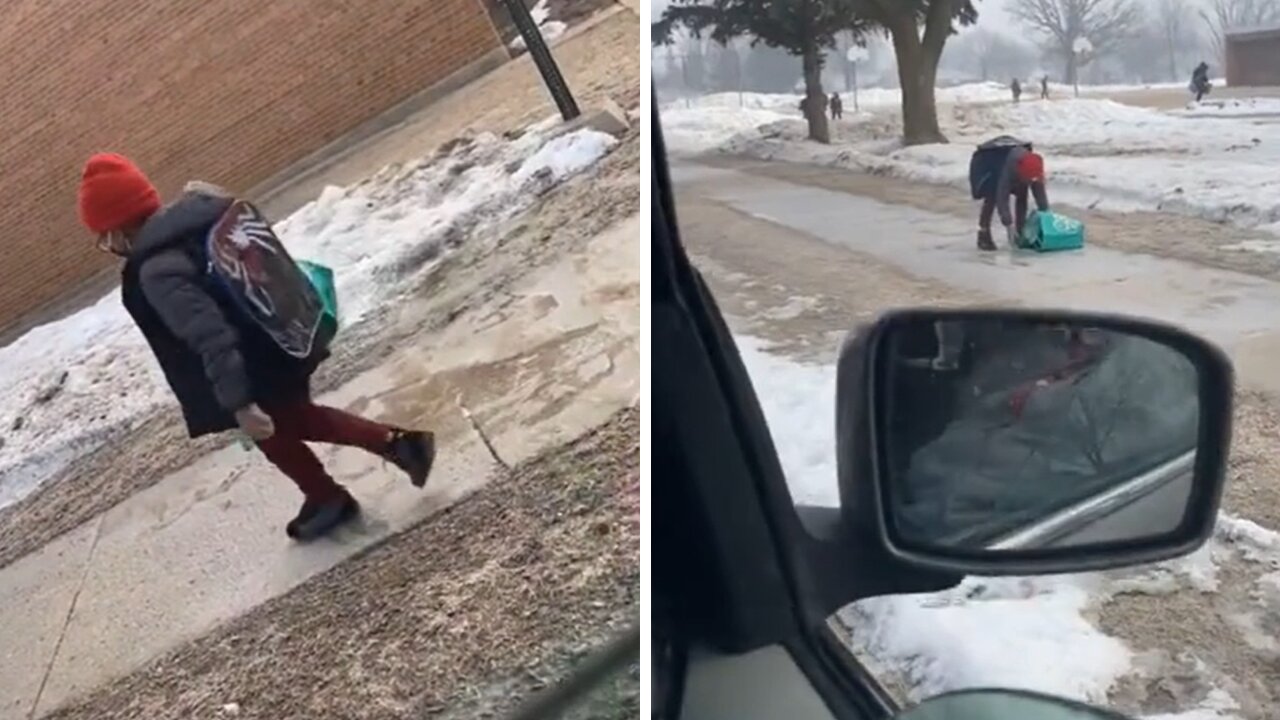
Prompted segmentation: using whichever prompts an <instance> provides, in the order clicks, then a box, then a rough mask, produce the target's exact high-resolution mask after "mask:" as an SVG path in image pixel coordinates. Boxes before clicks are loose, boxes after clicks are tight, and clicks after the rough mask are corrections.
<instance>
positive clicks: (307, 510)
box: [284, 491, 360, 542]
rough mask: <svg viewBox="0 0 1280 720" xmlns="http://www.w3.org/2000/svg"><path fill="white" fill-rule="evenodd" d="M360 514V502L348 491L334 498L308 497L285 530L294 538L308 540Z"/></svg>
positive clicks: (301, 540) (300, 540)
mask: <svg viewBox="0 0 1280 720" xmlns="http://www.w3.org/2000/svg"><path fill="white" fill-rule="evenodd" d="M359 514H360V503H358V502H356V499H355V498H354V497H352V496H351V494H350V493H348V492H346V491H343V493H342V495H340V496H338V497H336V498H334V499H332V500H324V501H315V500H311V499H307V500H306V501H304V502H303V503H302V509H301V510H299V511H298V514H297V516H296V517H294V518H293V519H292V520H290V521H289V524H288V525H285V528H284V532H285V534H286V535H288V536H289V537H291V538H293V539H294V540H298V541H299V542H306V541H308V540H314V539H316V538H318V537H320V536H322V535H325V534H327V533H328V532H329V531H330V530H333V529H334V528H336V527H338V526H339V525H342V524H343V523H346V522H348V521H349V520H353V519H354V518H355V517H356V516H357V515H359Z"/></svg>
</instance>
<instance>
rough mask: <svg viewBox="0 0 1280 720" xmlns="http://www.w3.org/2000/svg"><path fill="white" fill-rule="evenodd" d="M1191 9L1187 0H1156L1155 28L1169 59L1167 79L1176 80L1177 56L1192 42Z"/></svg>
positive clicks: (1177, 74) (1177, 73)
mask: <svg viewBox="0 0 1280 720" xmlns="http://www.w3.org/2000/svg"><path fill="white" fill-rule="evenodd" d="M1192 17H1193V16H1192V10H1191V6H1190V4H1189V3H1188V2H1187V0H1156V29H1157V30H1158V31H1159V34H1160V39H1161V40H1162V41H1163V44H1164V52H1165V57H1166V59H1167V60H1168V61H1169V79H1170V80H1177V79H1179V77H1180V74H1179V72H1178V57H1179V56H1180V55H1181V54H1182V52H1183V51H1184V49H1185V47H1186V46H1187V45H1189V44H1191V42H1192V37H1191V23H1190V22H1189V21H1190V20H1191V19H1192Z"/></svg>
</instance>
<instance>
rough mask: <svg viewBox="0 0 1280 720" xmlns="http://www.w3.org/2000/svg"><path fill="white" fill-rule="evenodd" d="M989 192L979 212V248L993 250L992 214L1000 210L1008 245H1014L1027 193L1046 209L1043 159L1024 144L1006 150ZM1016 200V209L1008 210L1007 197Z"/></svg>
mask: <svg viewBox="0 0 1280 720" xmlns="http://www.w3.org/2000/svg"><path fill="white" fill-rule="evenodd" d="M988 188H989V190H990V192H989V193H988V194H987V195H986V196H984V197H983V198H982V210H981V212H980V213H979V214H978V248H979V249H982V250H995V249H996V244H995V242H994V241H993V240H992V239H991V216H992V215H994V214H995V213H996V211H999V213H1000V223H1001V224H1002V225H1004V230H1005V234H1006V236H1007V237H1008V241H1009V247H1017V245H1018V237H1019V236H1020V235H1021V234H1022V226H1023V225H1024V224H1025V223H1026V221H1027V200H1028V197H1027V195H1028V193H1030V194H1031V195H1032V196H1034V197H1035V200H1036V207H1037V208H1038V209H1039V210H1040V211H1041V212H1046V211H1048V210H1049V196H1048V193H1047V192H1046V191H1045V186H1044V158H1043V157H1041V156H1040V154H1039V153H1037V152H1034V151H1032V150H1028V149H1026V148H1024V147H1020V146H1014V147H1012V148H1010V149H1009V152H1008V155H1007V156H1006V157H1005V159H1004V162H1003V166H1002V167H1001V168H1000V170H999V171H998V174H997V175H996V181H995V182H994V183H991V184H990V185H989V186H988ZM1010 197H1012V198H1013V199H1014V203H1015V212H1010V211H1009V198H1010Z"/></svg>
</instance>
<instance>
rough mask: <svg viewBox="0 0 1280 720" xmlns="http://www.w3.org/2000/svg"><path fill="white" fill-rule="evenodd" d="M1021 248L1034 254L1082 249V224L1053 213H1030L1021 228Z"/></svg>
mask: <svg viewBox="0 0 1280 720" xmlns="http://www.w3.org/2000/svg"><path fill="white" fill-rule="evenodd" d="M1021 240H1022V247H1024V248H1027V249H1029V250H1035V251H1036V252H1055V251H1058V250H1079V249H1080V248H1082V247H1084V223H1082V222H1080V221H1079V220H1076V219H1075V218H1070V217H1067V216H1066V215H1059V214H1058V213H1055V212H1047V211H1046V212H1040V211H1036V212H1033V213H1031V216H1030V217H1028V218H1027V224H1026V225H1024V226H1023V227H1022V238H1021Z"/></svg>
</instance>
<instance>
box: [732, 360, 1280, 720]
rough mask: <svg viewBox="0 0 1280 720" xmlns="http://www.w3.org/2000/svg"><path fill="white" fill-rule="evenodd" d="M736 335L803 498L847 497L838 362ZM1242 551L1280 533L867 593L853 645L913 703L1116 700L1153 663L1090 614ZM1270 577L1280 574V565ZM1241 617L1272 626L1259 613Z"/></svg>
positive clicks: (1207, 705) (1201, 588)
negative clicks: (1159, 558)
mask: <svg viewBox="0 0 1280 720" xmlns="http://www.w3.org/2000/svg"><path fill="white" fill-rule="evenodd" d="M736 341H737V343H738V347H739V350H740V351H741V353H742V356H743V361H744V363H745V364H746V366H747V370H748V372H749V373H750V375H751V380H752V383H753V384H754V386H755V390H756V394H757V396H758V397H759V399H760V403H761V405H762V407H763V410H764V413H765V416H766V418H767V420H768V422H769V429H770V432H771V433H772V435H773V439H774V442H775V444H776V446H777V449H778V453H779V456H780V458H781V461H782V466H783V469H784V471H785V472H786V475H787V482H788V484H789V486H790V489H791V493H792V496H793V498H794V499H795V500H796V501H797V502H801V503H806V504H825V505H836V504H838V503H839V498H838V495H837V489H836V468H835V442H834V417H835V412H834V398H835V367H834V366H833V365H807V364H801V363H798V362H795V361H793V360H791V359H789V358H787V357H784V356H781V355H777V354H774V353H771V352H769V349H768V346H767V344H766V343H765V342H763V341H761V340H758V339H755V338H751V337H743V336H739V337H737V338H736ZM1242 553H1243V554H1246V555H1248V556H1250V558H1251V559H1254V560H1257V559H1259V558H1264V559H1265V561H1266V562H1268V563H1271V566H1272V567H1280V534H1277V533H1274V532H1272V531H1270V530H1266V529H1264V528H1261V527H1259V526H1258V525H1256V524H1254V523H1252V522H1250V521H1247V520H1242V519H1237V518H1232V517H1229V516H1225V515H1224V516H1223V517H1221V518H1220V520H1219V527H1218V531H1217V533H1216V535H1215V537H1214V538H1213V540H1211V541H1210V543H1208V544H1207V545H1206V546H1205V547H1204V548H1202V549H1201V550H1199V551H1197V552H1196V553H1194V554H1192V555H1190V556H1188V557H1186V558H1181V559H1178V560H1174V561H1170V562H1166V563H1161V564H1158V565H1153V566H1147V567H1143V568H1137V569H1133V570H1125V571H1116V572H1111V573H1089V574H1077V575H1059V576H1050V577H1033V578H979V577H969V578H967V579H965V580H964V581H963V582H962V583H961V584H960V585H959V586H957V587H955V588H953V589H951V590H947V591H944V592H940V593H931V594H921V595H907V596H892V597H882V598H873V599H870V600H865V601H862V602H859V603H857V604H855V605H853V606H850V607H848V608H846V609H845V610H843V611H842V612H841V618H842V619H843V621H844V622H845V624H846V625H847V626H848V627H849V628H850V630H851V632H853V634H854V645H855V647H858V648H863V649H865V652H867V653H869V654H870V655H871V656H872V657H873V658H874V660H875V662H876V663H877V664H879V665H881V666H883V667H884V668H885V669H889V670H892V671H894V673H895V674H896V675H898V676H900V677H902V678H904V679H905V681H906V682H907V685H908V688H907V689H908V691H909V693H910V694H911V696H912V698H913V699H923V698H925V697H929V696H932V695H935V694H938V693H941V692H945V691H948V690H956V689H961V688H969V687H1013V688H1023V689H1030V690H1039V691H1041V692H1048V693H1053V694H1057V695H1062V696H1067V697H1072V698H1077V699H1081V700H1085V701H1088V702H1093V703H1106V702H1107V700H1108V691H1109V690H1110V689H1111V688H1112V687H1113V685H1114V684H1115V683H1116V682H1117V681H1118V680H1119V679H1120V678H1122V677H1124V676H1126V675H1129V674H1130V673H1141V672H1142V671H1143V669H1142V667H1143V662H1144V658H1143V657H1140V656H1139V655H1138V654H1137V653H1135V652H1133V651H1132V650H1130V649H1129V648H1128V647H1126V645H1125V644H1124V643H1123V642H1122V641H1120V640H1118V639H1116V638H1113V637H1110V636H1108V635H1106V634H1105V633H1103V632H1102V631H1100V630H1099V629H1097V627H1096V626H1095V625H1094V623H1093V622H1091V621H1090V616H1089V610H1090V609H1091V608H1096V606H1097V605H1098V604H1099V603H1103V602H1105V601H1106V600H1107V599H1108V598H1110V597H1112V596H1114V595H1116V594H1119V593H1144V594H1152V595H1157V594H1163V593H1170V592H1175V591H1178V590H1184V589H1185V590H1192V591H1195V592H1200V593H1214V592H1216V591H1217V589H1218V583H1219V581H1218V572H1219V565H1220V564H1222V563H1224V562H1226V561H1227V560H1229V559H1230V558H1232V557H1233V555H1238V554H1242ZM1269 577H1271V578H1272V582H1273V583H1275V582H1280V573H1272V576H1269ZM1264 579H1265V578H1264ZM1278 587H1280V586H1278ZM1262 608H1263V605H1262V604H1259V609H1258V610H1257V612H1259V613H1261V612H1263V609H1262ZM1235 620H1236V621H1237V622H1240V623H1243V624H1246V625H1248V624H1249V623H1255V624H1256V625H1254V626H1256V627H1261V626H1262V623H1260V622H1259V620H1258V618H1257V617H1253V618H1244V617H1241V618H1236V619H1235ZM1252 634H1253V636H1255V639H1256V640H1257V641H1258V642H1262V643H1266V642H1273V641H1272V640H1271V639H1270V638H1269V636H1268V634H1267V633H1266V632H1265V631H1263V630H1260V629H1259V630H1255V631H1254V632H1253V633H1252ZM1209 682H1210V684H1212V681H1209ZM1235 708H1236V701H1235V700H1234V699H1233V698H1232V697H1231V695H1230V694H1229V693H1228V692H1227V691H1226V690H1224V689H1222V688H1218V687H1211V688H1210V689H1209V690H1208V691H1207V692H1206V693H1205V695H1204V697H1203V698H1201V699H1200V700H1199V701H1198V702H1197V703H1196V707H1184V708H1182V709H1181V710H1180V711H1179V712H1178V713H1177V714H1170V715H1152V716H1148V720H1157V719H1158V720H1231V719H1232V718H1234V717H1236V715H1235V714H1234V713H1233V710H1234V709H1235Z"/></svg>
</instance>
